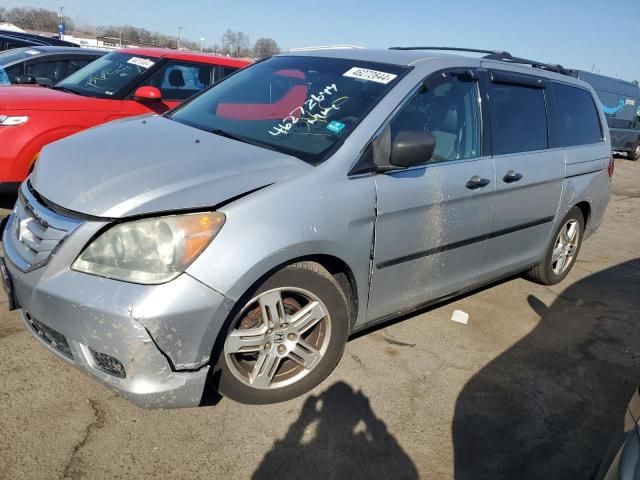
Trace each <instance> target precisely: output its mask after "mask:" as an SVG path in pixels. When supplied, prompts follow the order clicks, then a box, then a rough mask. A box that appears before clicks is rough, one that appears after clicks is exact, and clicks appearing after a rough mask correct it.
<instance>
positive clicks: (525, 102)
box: [480, 71, 565, 280]
mask: <svg viewBox="0 0 640 480" xmlns="http://www.w3.org/2000/svg"><path fill="white" fill-rule="evenodd" d="M488 75H489V82H488V84H489V110H490V112H491V139H492V148H493V156H494V157H493V158H494V161H495V167H496V193H495V201H494V205H493V225H492V229H491V238H490V239H489V242H488V244H487V251H486V253H485V256H484V260H483V262H482V266H481V268H480V280H486V279H488V278H492V277H497V276H500V275H504V274H508V273H511V272H513V271H515V270H517V269H520V268H524V267H527V266H529V265H531V264H533V263H536V262H537V261H539V260H540V259H541V258H542V256H543V254H544V250H545V247H546V245H547V242H548V241H549V237H550V235H551V230H552V228H553V225H554V219H555V216H556V213H557V210H558V205H559V202H560V197H561V193H562V182H563V179H564V175H565V158H564V151H563V150H562V149H561V148H549V121H548V112H547V109H548V108H549V109H550V108H552V105H553V98H552V93H551V87H550V85H551V84H550V82H548V81H547V80H545V79H543V78H538V77H536V76H531V75H524V74H520V73H512V72H504V71H489V72H488Z"/></svg>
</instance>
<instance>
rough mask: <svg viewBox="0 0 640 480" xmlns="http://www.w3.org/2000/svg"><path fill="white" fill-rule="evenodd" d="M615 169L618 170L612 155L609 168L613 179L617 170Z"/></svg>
mask: <svg viewBox="0 0 640 480" xmlns="http://www.w3.org/2000/svg"><path fill="white" fill-rule="evenodd" d="M615 168H616V164H615V162H614V161H613V153H612V154H611V157H609V168H608V171H609V178H611V177H613V171H614V170H615Z"/></svg>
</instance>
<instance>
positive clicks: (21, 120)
mask: <svg viewBox="0 0 640 480" xmlns="http://www.w3.org/2000/svg"><path fill="white" fill-rule="evenodd" d="M28 121H29V117H26V116H16V115H0V125H1V126H3V127H17V126H18V125H24V124H25V123H27V122H28Z"/></svg>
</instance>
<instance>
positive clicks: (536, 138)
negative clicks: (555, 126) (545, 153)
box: [490, 83, 548, 155]
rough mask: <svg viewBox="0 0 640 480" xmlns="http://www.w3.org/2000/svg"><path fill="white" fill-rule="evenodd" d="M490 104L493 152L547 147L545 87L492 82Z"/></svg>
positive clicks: (526, 150) (510, 151) (523, 150)
mask: <svg viewBox="0 0 640 480" xmlns="http://www.w3.org/2000/svg"><path fill="white" fill-rule="evenodd" d="M490 103H491V130H492V140H493V154H494V155H504V154H508V153H518V152H529V151H534V150H544V149H546V148H547V147H548V140H547V138H548V132H547V112H546V108H545V94H544V89H542V88H535V87H529V86H525V85H515V84H513V85H512V84H506V83H505V84H501V83H493V84H492V86H491V102H490Z"/></svg>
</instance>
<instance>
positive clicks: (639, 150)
mask: <svg viewBox="0 0 640 480" xmlns="http://www.w3.org/2000/svg"><path fill="white" fill-rule="evenodd" d="M629 158H630V159H631V160H633V161H635V162H637V161H638V160H640V141H639V142H638V143H637V144H636V146H635V147H634V148H633V150H631V151H630V152H629Z"/></svg>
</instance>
